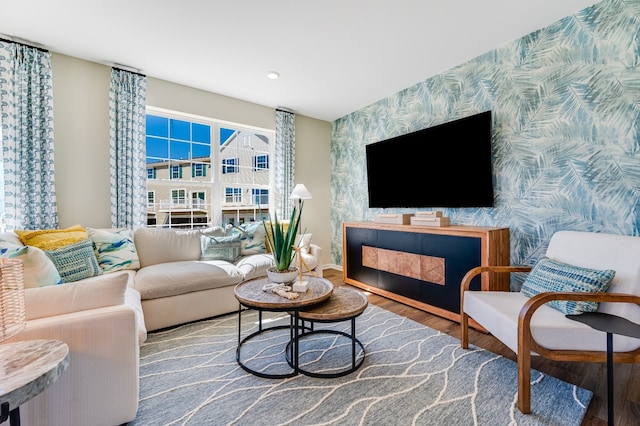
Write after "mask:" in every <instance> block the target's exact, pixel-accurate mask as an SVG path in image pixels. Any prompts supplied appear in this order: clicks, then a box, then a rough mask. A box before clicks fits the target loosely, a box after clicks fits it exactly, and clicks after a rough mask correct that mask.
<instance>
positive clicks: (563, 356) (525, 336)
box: [460, 266, 640, 414]
mask: <svg viewBox="0 0 640 426" xmlns="http://www.w3.org/2000/svg"><path fill="white" fill-rule="evenodd" d="M530 270H531V267H529V266H479V267H476V268H473V269H471V270H470V271H469V272H467V274H466V275H465V276H464V277H463V278H462V285H461V288H460V330H461V332H460V346H461V347H462V348H463V349H467V348H468V347H469V316H468V315H467V314H465V312H464V292H465V291H468V290H469V286H470V284H471V280H472V279H473V278H474V277H475V276H476V275H478V274H481V273H483V272H497V273H512V272H529V271H530ZM552 300H570V301H590V302H610V303H635V304H636V305H640V297H639V296H634V295H630V294H617V293H571V292H556V293H554V292H547V293H540V294H537V295H536V296H534V297H532V298H530V299H529V300H528V301H527V302H526V303H525V304H524V306H523V307H522V309H521V310H520V314H519V316H518V353H517V354H516V355H517V364H518V409H519V410H520V411H521V412H522V413H523V414H529V413H530V412H531V352H532V351H534V352H536V353H537V354H538V355H540V356H543V357H545V358H548V359H551V360H554V361H579V362H606V361H607V353H606V352H605V351H602V352H600V351H572V350H554V349H548V348H545V347H543V346H541V345H540V344H538V343H537V342H536V341H535V339H534V338H533V336H532V334H531V318H532V317H533V314H534V313H535V311H536V310H537V309H538V308H539V307H540V306H542V305H544V304H545V303H547V302H550V301H552ZM613 360H614V362H618V363H635V362H640V349H636V350H634V351H631V352H615V353H614V354H613Z"/></svg>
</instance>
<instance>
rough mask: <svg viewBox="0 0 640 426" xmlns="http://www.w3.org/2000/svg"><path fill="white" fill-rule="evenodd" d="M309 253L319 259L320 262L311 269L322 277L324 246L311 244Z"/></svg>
mask: <svg viewBox="0 0 640 426" xmlns="http://www.w3.org/2000/svg"><path fill="white" fill-rule="evenodd" d="M309 253H310V254H312V255H313V256H314V257H315V258H316V259H318V264H317V265H316V267H315V268H313V269H312V270H311V271H313V273H314V274H316V276H317V277H318V278H322V247H320V246H318V245H316V244H309Z"/></svg>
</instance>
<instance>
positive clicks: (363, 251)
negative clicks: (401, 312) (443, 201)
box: [342, 222, 509, 321]
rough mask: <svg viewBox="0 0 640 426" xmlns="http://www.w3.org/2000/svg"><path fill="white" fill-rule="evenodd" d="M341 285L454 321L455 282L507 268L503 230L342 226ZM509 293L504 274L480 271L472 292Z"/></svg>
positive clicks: (456, 309) (457, 301)
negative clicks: (471, 272)
mask: <svg viewBox="0 0 640 426" xmlns="http://www.w3.org/2000/svg"><path fill="white" fill-rule="evenodd" d="M342 237H343V275H344V281H345V283H347V284H351V285H354V286H356V287H359V288H362V289H364V290H367V291H370V292H372V293H375V294H378V295H381V296H384V297H388V298H390V299H393V300H396V301H398V302H401V303H405V304H407V305H410V306H413V307H416V308H419V309H422V310H425V311H427V312H431V313H433V314H436V315H439V316H442V317H445V318H448V319H451V320H454V321H459V320H460V282H461V281H462V277H464V275H465V274H466V273H467V272H468V271H469V270H470V269H472V268H474V267H476V266H486V265H508V264H509V229H508V228H488V227H477V226H455V225H452V226H443V227H432V226H414V225H392V224H383V223H376V222H346V223H344V224H343V234H342ZM480 288H482V289H483V290H502V291H508V290H509V276H508V274H490V273H484V274H482V275H481V276H478V277H476V278H475V279H474V281H472V289H480Z"/></svg>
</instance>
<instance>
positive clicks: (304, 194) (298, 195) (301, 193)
mask: <svg viewBox="0 0 640 426" xmlns="http://www.w3.org/2000/svg"><path fill="white" fill-rule="evenodd" d="M311 198H312V197H311V193H310V192H309V190H308V189H307V187H306V186H304V184H302V183H299V184H297V185H296V186H295V188H293V191H291V195H290V196H289V199H290V200H298V205H297V206H296V207H297V208H298V211H300V209H301V208H302V203H303V200H310V199H311ZM301 224H302V218H300V220H299V222H298V233H299V234H302V233H303V232H302V226H301Z"/></svg>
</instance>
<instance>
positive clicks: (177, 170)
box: [171, 166, 182, 179]
mask: <svg viewBox="0 0 640 426" xmlns="http://www.w3.org/2000/svg"><path fill="white" fill-rule="evenodd" d="M181 177H182V167H180V166H171V179H180V178H181Z"/></svg>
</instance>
